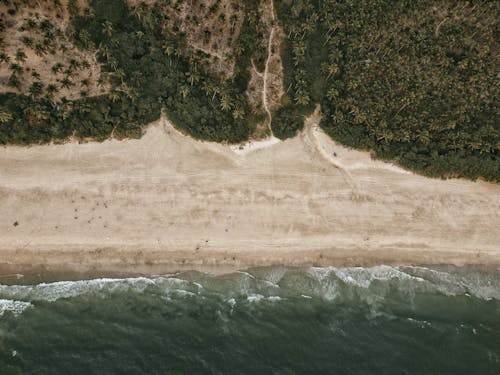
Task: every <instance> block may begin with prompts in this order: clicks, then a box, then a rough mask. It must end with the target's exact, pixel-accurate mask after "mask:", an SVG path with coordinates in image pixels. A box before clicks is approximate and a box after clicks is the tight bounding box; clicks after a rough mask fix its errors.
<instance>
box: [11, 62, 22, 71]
mask: <svg viewBox="0 0 500 375" xmlns="http://www.w3.org/2000/svg"><path fill="white" fill-rule="evenodd" d="M9 69H10V70H12V71H13V72H14V73H21V72H22V71H23V67H22V66H21V65H19V64H16V63H12V64H10V66H9Z"/></svg>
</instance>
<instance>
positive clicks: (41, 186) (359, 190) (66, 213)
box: [0, 118, 500, 274]
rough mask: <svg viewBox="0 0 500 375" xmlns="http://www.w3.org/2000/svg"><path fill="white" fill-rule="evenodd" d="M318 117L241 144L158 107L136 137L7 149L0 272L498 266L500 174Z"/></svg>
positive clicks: (1, 157)
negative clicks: (177, 125) (213, 138)
mask: <svg viewBox="0 0 500 375" xmlns="http://www.w3.org/2000/svg"><path fill="white" fill-rule="evenodd" d="M316 121H317V119H315V118H311V119H309V120H308V121H307V124H306V127H305V130H304V131H303V132H302V134H300V135H299V136H297V137H295V138H294V139H290V140H287V141H284V142H281V141H277V140H275V139H272V140H271V141H267V142H266V141H264V143H262V144H259V143H258V142H253V143H251V144H247V145H244V146H241V147H239V146H227V145H222V144H215V143H210V142H199V141H195V140H193V139H191V138H189V137H187V136H184V135H182V134H180V133H179V132H178V131H176V130H175V129H174V128H173V127H172V126H171V125H169V123H168V122H167V121H165V120H160V121H158V122H157V123H154V124H152V125H151V126H150V127H149V128H148V129H147V131H146V133H145V135H144V136H143V137H142V138H141V139H138V140H125V141H118V140H108V141H106V142H103V143H95V142H90V143H82V144H78V143H74V142H73V143H67V144H63V145H43V146H33V147H15V146H8V147H3V148H0V273H1V274H11V273H21V274H22V273H30V272H31V273H33V272H63V271H64V272H82V273H105V272H108V273H134V274H140V273H144V274H153V273H162V272H170V271H175V270H181V269H193V268H194V269H204V270H207V269H214V270H215V269H216V270H228V269H236V268H246V267H253V266H266V265H287V266H307V265H317V266H328V265H349V266H354V265H360V266H368V265H374V264H381V263H383V264H392V265H397V264H425V265H429V264H442V263H445V264H455V265H464V264H478V265H490V266H495V267H497V266H500V231H499V228H500V185H495V184H490V183H486V182H481V181H479V182H470V181H466V180H461V179H452V180H439V179H429V178H425V177H422V176H418V175H415V174H413V173H409V172H407V171H404V170H402V169H400V168H398V167H396V166H394V165H392V164H389V163H384V162H382V161H373V160H371V158H370V156H369V154H368V153H366V152H359V151H354V150H350V149H347V148H345V147H342V146H339V145H337V144H335V143H334V142H333V141H332V140H331V139H330V138H328V137H327V136H326V135H325V134H324V133H323V132H322V131H321V130H320V129H319V128H318V126H317V123H316ZM334 152H335V154H336V156H334Z"/></svg>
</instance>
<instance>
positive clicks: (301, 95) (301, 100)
mask: <svg viewBox="0 0 500 375" xmlns="http://www.w3.org/2000/svg"><path fill="white" fill-rule="evenodd" d="M294 99H295V102H296V103H297V104H298V105H308V104H309V101H310V99H309V95H307V93H305V92H304V91H302V90H298V91H297V92H296V93H295V98H294Z"/></svg>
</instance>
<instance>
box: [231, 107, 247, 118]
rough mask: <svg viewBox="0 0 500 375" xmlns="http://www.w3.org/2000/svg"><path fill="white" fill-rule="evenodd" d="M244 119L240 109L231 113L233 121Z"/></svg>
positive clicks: (242, 111)
mask: <svg viewBox="0 0 500 375" xmlns="http://www.w3.org/2000/svg"><path fill="white" fill-rule="evenodd" d="M244 117H245V111H244V110H243V109H242V108H239V107H238V108H236V109H235V110H234V111H233V118H234V119H235V120H241V119H243V118H244Z"/></svg>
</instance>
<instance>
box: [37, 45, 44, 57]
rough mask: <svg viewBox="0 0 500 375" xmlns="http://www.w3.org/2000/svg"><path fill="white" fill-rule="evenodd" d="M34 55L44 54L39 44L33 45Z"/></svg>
mask: <svg viewBox="0 0 500 375" xmlns="http://www.w3.org/2000/svg"><path fill="white" fill-rule="evenodd" d="M35 54H37V55H38V56H43V55H44V54H45V46H44V45H43V44H41V43H37V44H35Z"/></svg>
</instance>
